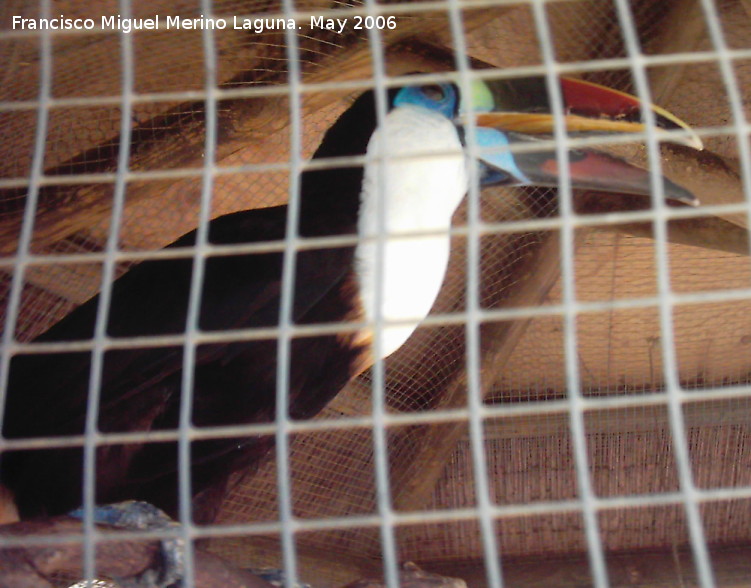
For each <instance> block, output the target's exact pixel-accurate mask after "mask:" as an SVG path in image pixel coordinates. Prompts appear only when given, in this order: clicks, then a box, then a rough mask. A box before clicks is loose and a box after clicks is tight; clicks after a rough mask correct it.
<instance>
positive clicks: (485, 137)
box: [394, 84, 527, 186]
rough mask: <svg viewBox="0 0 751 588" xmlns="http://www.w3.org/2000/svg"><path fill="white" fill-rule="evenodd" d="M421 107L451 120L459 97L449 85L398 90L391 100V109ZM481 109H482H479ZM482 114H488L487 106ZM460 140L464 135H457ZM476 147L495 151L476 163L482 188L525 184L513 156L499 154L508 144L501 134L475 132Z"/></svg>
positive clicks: (486, 131)
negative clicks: (392, 104) (478, 165)
mask: <svg viewBox="0 0 751 588" xmlns="http://www.w3.org/2000/svg"><path fill="white" fill-rule="evenodd" d="M406 105H409V106H421V107H423V108H427V109H429V110H433V111H436V112H439V113H441V114H443V115H444V116H445V117H446V118H448V119H450V120H454V118H455V117H456V115H457V112H458V109H459V97H458V95H457V90H456V88H455V87H454V86H453V85H452V84H433V85H427V86H408V87H406V88H402V89H401V90H399V92H398V93H397V95H396V98H394V108H396V107H399V106H406ZM481 106H482V105H481ZM481 110H482V111H488V110H492V108H490V107H489V106H488V107H487V108H482V109H481ZM460 136H462V137H464V133H463V132H461V131H460ZM475 139H476V141H477V146H478V147H482V148H495V150H494V151H493V152H487V153H483V154H482V155H481V156H480V157H479V161H480V166H481V170H480V174H481V176H480V183H481V184H482V185H483V186H488V185H498V184H519V183H524V182H526V181H527V178H526V176H525V175H524V174H523V173H522V171H521V170H520V169H519V167H518V166H517V165H516V161H515V160H514V155H513V154H512V153H511V151H510V150H508V149H504V150H499V149H498V148H499V147H506V148H507V147H508V146H509V140H508V137H507V136H506V134H505V133H503V132H501V131H499V130H497V129H490V128H486V127H477V128H476V129H475Z"/></svg>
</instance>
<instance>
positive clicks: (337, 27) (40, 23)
mask: <svg viewBox="0 0 751 588" xmlns="http://www.w3.org/2000/svg"><path fill="white" fill-rule="evenodd" d="M348 20H349V19H348V18H324V17H323V16H311V17H310V25H309V26H310V28H311V29H325V30H328V31H334V32H337V33H342V32H343V31H344V29H345V28H346V27H347V24H348V23H347V21H348ZM351 20H352V28H353V29H394V28H396V18H395V17H393V16H380V15H379V16H365V17H362V16H357V15H354V16H353V17H352V19H351ZM99 24H100V28H102V29H111V30H113V31H122V32H123V33H130V32H131V31H139V30H157V29H163V30H164V29H183V30H194V29H218V30H224V29H226V28H231V29H244V30H252V31H254V32H256V33H262V32H263V31H266V30H279V29H296V28H302V27H303V25H302V24H299V23H296V22H295V19H293V18H241V17H237V16H233V17H232V18H231V19H230V18H207V17H204V16H203V15H200V16H199V17H198V18H185V17H182V16H165V17H160V16H159V15H154V16H153V17H152V18H122V17H121V16H120V15H119V14H118V15H115V16H102V17H101V18H100V22H99ZM95 27H96V21H95V20H94V19H93V18H67V17H66V16H65V15H63V14H61V15H60V16H59V17H55V18H23V17H21V16H14V17H13V29H23V30H37V31H38V30H54V31H58V30H91V29H93V28H95Z"/></svg>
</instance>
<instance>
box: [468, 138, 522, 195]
mask: <svg viewBox="0 0 751 588" xmlns="http://www.w3.org/2000/svg"><path fill="white" fill-rule="evenodd" d="M475 139H476V141H477V146H478V147H480V148H482V149H483V150H485V149H488V151H486V152H485V151H484V152H483V153H481V154H480V155H479V156H478V160H479V162H480V165H481V167H482V170H481V174H482V175H481V176H480V183H481V184H482V185H483V186H489V185H493V184H527V183H529V178H528V177H527V176H526V174H524V173H523V172H522V170H521V169H519V166H518V165H517V164H516V159H515V158H514V154H513V153H512V152H511V150H510V149H509V140H508V137H507V136H506V134H505V133H503V132H501V131H499V130H497V129H489V128H487V127H477V128H476V129H475ZM490 149H492V151H490Z"/></svg>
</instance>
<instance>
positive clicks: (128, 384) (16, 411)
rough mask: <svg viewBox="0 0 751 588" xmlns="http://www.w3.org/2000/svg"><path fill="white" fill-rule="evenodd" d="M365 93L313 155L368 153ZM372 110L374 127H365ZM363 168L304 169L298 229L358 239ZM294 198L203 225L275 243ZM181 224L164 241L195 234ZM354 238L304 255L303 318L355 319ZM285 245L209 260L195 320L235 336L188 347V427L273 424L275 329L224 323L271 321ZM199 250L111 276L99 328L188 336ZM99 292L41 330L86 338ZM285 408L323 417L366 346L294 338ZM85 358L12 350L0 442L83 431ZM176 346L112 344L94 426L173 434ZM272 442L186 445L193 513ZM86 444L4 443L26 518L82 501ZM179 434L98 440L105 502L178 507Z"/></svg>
mask: <svg viewBox="0 0 751 588" xmlns="http://www.w3.org/2000/svg"><path fill="white" fill-rule="evenodd" d="M375 120H376V118H375V105H374V99H373V94H372V93H367V94H364V95H363V96H361V97H360V98H359V99H358V100H357V101H356V102H355V103H354V104H353V106H352V107H350V108H349V109H348V110H347V111H346V112H345V113H344V114H343V115H342V116H341V117H340V118H339V119H338V121H337V122H336V123H335V124H334V125H333V126H332V127H331V128H330V129H329V130H328V132H327V133H326V135H325V137H324V139H323V141H322V143H321V145H320V147H319V148H318V150H317V151H316V154H315V156H314V157H315V158H322V157H338V156H347V155H361V154H363V153H365V150H366V147H367V143H368V140H369V139H370V136H371V134H372V132H373V131H374V129H375ZM364 121H370V122H364ZM362 176H363V169H362V167H361V166H351V167H345V168H339V169H322V170H310V171H307V172H306V173H304V174H303V176H302V188H301V193H302V196H301V202H300V207H301V208H300V223H299V233H300V235H301V236H303V237H312V236H327V235H342V234H355V233H356V222H357V213H358V206H359V199H358V195H359V192H360V188H361V184H362ZM286 216H287V207H286V206H277V207H273V208H266V209H258V210H250V211H244V212H238V213H234V214H229V215H226V216H223V217H220V218H218V219H215V220H213V221H212V222H211V223H210V225H209V241H210V242H211V243H212V244H217V245H232V244H238V243H254V242H263V241H274V240H281V239H283V238H284V232H285V226H286ZM194 240H195V232H191V233H188V234H187V235H185V236H183V237H181V238H180V239H178V240H177V241H175V242H174V243H173V244H172V245H170V247H183V246H189V245H192V244H193V243H194ZM353 255H354V247H339V248H329V249H312V250H303V251H300V252H298V254H297V264H296V278H295V289H294V302H293V309H294V310H293V316H294V321H295V322H296V323H297V324H316V323H330V322H338V321H342V320H345V319H356V318H357V317H358V316H359V308H358V305H357V301H356V296H355V294H356V292H355V290H354V288H356V285H355V283H354V274H353V272H354V269H353V265H354V264H353ZM282 261H283V253H282V252H273V253H264V254H252V255H247V254H245V255H224V256H212V257H210V258H208V259H207V261H206V266H205V276H204V280H203V291H202V303H201V309H200V317H199V326H200V328H201V329H202V330H205V331H210V332H216V331H227V335H228V338H229V340H228V341H226V342H222V343H216V344H206V345H200V346H199V347H198V348H197V349H196V362H195V374H194V375H195V384H194V392H193V394H194V398H193V422H194V424H195V425H196V426H199V427H200V426H215V425H229V424H238V423H251V422H268V421H272V420H273V419H274V414H275V394H276V354H277V342H276V340H260V341H244V342H242V341H232V340H231V332H230V331H231V330H233V329H246V328H253V327H272V326H275V325H276V324H277V323H278V318H279V296H280V293H281V271H282ZM192 269H193V260H192V259H191V258H185V259H169V260H148V261H144V262H143V263H141V264H140V265H138V266H136V267H135V268H133V269H132V270H130V271H129V272H128V273H126V274H125V275H123V276H122V277H120V278H119V279H118V280H117V281H116V282H115V283H114V285H113V291H112V300H111V307H110V312H109V316H108V323H107V333H108V335H110V336H111V337H114V338H120V337H134V336H143V335H172V334H178V333H181V332H183V331H184V328H185V323H186V314H187V305H188V296H189V285H190V280H191V274H192ZM97 305H98V298H97V297H95V298H93V299H91V300H89V301H88V302H87V303H85V304H83V305H82V306H80V307H79V308H77V309H76V310H74V311H73V312H72V313H71V314H70V315H68V316H67V317H66V318H64V319H63V320H61V321H60V322H59V323H58V324H56V325H54V326H53V327H52V328H50V329H49V330H48V331H47V332H45V333H44V334H42V335H41V336H40V337H38V338H37V339H36V340H37V341H68V340H81V339H89V338H91V337H92V336H93V329H94V321H95V318H96V312H97ZM291 349H292V356H291V365H292V369H291V375H290V392H289V394H290V404H289V414H290V415H291V416H292V418H298V419H304V418H309V417H311V416H313V415H315V414H316V413H318V412H319V411H320V410H321V409H322V408H323V407H324V406H325V405H326V403H327V402H328V401H329V400H330V399H331V398H332V397H333V396H334V395H335V394H336V393H337V392H338V391H339V390H340V389H341V388H342V387H343V386H344V385H345V384H346V382H347V381H348V380H349V379H350V378H351V377H353V376H354V375H356V374H357V373H358V372H359V371H361V370H362V369H363V368H364V367H366V366H367V362H368V359H367V358H368V355H367V354H368V351H367V348H366V346H365V345H364V344H362V343H355V341H354V334H350V335H346V334H343V335H325V336H316V337H304V338H296V339H293V342H292V345H291ZM90 363H91V355H90V353H88V352H75V353H56V354H33V355H19V356H16V357H14V358H13V359H12V362H11V371H10V377H9V386H8V397H7V401H6V413H5V419H4V423H3V434H4V435H5V436H6V437H7V438H11V439H14V438H24V437H48V436H59V435H76V434H82V433H83V428H84V422H85V415H86V401H87V394H88V392H87V391H88V386H89V372H90ZM182 366H183V348H182V347H162V348H139V349H120V350H110V351H108V352H106V354H105V359H104V367H103V374H102V383H101V397H100V405H99V420H98V423H99V428H100V430H101V431H102V432H105V433H108V432H120V431H146V430H152V429H156V430H166V429H175V428H176V427H177V426H178V421H179V412H180V402H181V400H180V399H181V393H180V391H181V377H182ZM271 447H273V440H272V439H271V438H268V437H265V438H232V439H216V440H203V441H195V442H193V443H192V444H191V452H192V455H191V459H192V468H191V473H192V476H191V479H192V492H193V495H194V498H195V503H196V504H197V505H199V506H200V509H199V510H198V511H196V512H195V513H194V515H195V518H196V520H198V521H203V522H207V521H210V520H212V518H213V516H214V514H215V512H216V508H217V506H218V503H219V501H220V500H221V498H222V496H223V494H224V489H225V487H226V483H227V480H228V477H229V475H230V474H231V473H232V472H234V471H237V470H239V469H242V468H251V467H252V466H253V465H254V464H256V463H257V462H258V461H259V460H260V459H261V458H262V457H263V456H264V455H265V454H267V453H268V452H269V450H270V449H271ZM81 481H82V450H81V449H80V448H51V449H44V450H34V451H11V452H8V453H6V454H4V455H3V456H2V483H3V484H4V485H6V486H7V487H8V488H10V490H11V491H12V492H13V493H14V495H15V498H16V503H17V506H18V508H19V512H20V514H21V516H22V518H28V517H34V516H41V515H55V514H60V513H63V512H66V511H68V510H70V509H72V508H75V507H77V506H78V505H79V504H80V503H81ZM177 487H178V484H177V445H176V443H168V442H165V443H148V444H127V445H112V446H103V447H101V448H100V449H99V450H98V454H97V495H96V500H97V502H99V503H109V502H115V501H120V500H125V499H140V500H145V501H148V502H151V503H152V504H154V505H156V506H158V507H159V508H161V509H163V510H164V511H166V512H167V513H169V514H170V515H172V516H175V515H176V514H177V500H178V498H177Z"/></svg>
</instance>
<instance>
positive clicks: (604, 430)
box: [465, 399, 751, 441]
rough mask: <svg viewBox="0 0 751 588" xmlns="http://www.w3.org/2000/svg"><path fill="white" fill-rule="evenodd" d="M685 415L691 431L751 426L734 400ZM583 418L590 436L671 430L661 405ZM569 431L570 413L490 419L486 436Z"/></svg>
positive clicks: (698, 405)
mask: <svg viewBox="0 0 751 588" xmlns="http://www.w3.org/2000/svg"><path fill="white" fill-rule="evenodd" d="M729 407H732V408H729ZM683 416H684V419H685V422H686V426H687V427H689V428H692V429H693V428H702V427H717V426H726V427H734V426H740V427H749V426H751V411H749V410H741V409H739V407H738V400H735V399H734V400H732V401H725V402H723V401H721V400H718V401H713V402H690V403H687V404H685V405H684V407H683ZM584 419H585V430H586V433H587V434H619V433H634V432H644V431H659V430H669V429H670V424H669V423H668V415H667V409H666V406H660V405H645V406H639V407H633V408H616V409H605V410H594V411H587V412H586V413H585V414H584ZM570 430H571V422H570V419H569V415H568V413H557V414H532V415H525V416H510V417H508V418H496V419H490V420H487V421H485V428H484V436H485V439H486V440H488V441H490V440H493V439H496V440H503V439H514V438H520V437H523V438H530V437H531V438H534V437H548V436H565V435H568V434H569V432H570ZM466 439H467V437H466V436H465V440H466Z"/></svg>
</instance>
